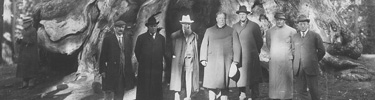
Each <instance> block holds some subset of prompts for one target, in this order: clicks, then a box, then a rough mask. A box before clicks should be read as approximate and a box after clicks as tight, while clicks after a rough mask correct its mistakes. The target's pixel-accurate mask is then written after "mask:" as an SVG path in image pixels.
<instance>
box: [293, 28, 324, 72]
mask: <svg viewBox="0 0 375 100" xmlns="http://www.w3.org/2000/svg"><path fill="white" fill-rule="evenodd" d="M293 49H294V53H293V54H294V59H293V72H294V75H297V74H298V73H299V72H300V71H304V72H305V73H306V74H308V75H318V74H319V66H318V64H319V61H320V60H321V59H322V58H323V56H324V55H325V49H324V46H323V41H322V38H321V37H320V35H319V34H318V33H315V32H313V31H307V34H306V36H305V37H304V38H302V37H301V34H300V32H299V33H297V34H294V35H293Z"/></svg>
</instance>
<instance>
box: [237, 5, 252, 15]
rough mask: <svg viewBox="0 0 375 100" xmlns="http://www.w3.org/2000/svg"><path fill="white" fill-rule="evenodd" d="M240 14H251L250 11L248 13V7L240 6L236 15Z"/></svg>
mask: <svg viewBox="0 0 375 100" xmlns="http://www.w3.org/2000/svg"><path fill="white" fill-rule="evenodd" d="M240 12H244V13H246V14H249V13H250V12H249V11H247V9H246V6H240V8H239V9H238V11H236V13H237V14H239V13H240Z"/></svg>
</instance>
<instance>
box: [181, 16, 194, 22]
mask: <svg viewBox="0 0 375 100" xmlns="http://www.w3.org/2000/svg"><path fill="white" fill-rule="evenodd" d="M193 22H194V21H193V20H191V19H190V16H189V15H182V19H181V20H180V23H182V24H191V23H193Z"/></svg>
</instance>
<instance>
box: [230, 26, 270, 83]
mask: <svg viewBox="0 0 375 100" xmlns="http://www.w3.org/2000/svg"><path fill="white" fill-rule="evenodd" d="M233 29H234V32H236V33H237V34H238V36H239V39H240V43H241V48H242V50H241V51H242V52H241V53H242V54H241V55H242V59H241V65H240V68H239V72H240V79H239V80H238V82H237V86H238V87H245V86H247V85H251V84H254V83H256V82H259V81H260V79H261V76H262V70H261V67H260V60H259V53H260V51H261V50H260V49H261V48H262V45H263V39H262V33H261V30H260V27H259V25H258V24H257V23H255V22H253V21H250V20H248V21H247V22H246V24H245V25H244V26H241V22H238V23H236V24H234V25H233Z"/></svg>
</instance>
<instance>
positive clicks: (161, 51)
mask: <svg viewBox="0 0 375 100" xmlns="http://www.w3.org/2000/svg"><path fill="white" fill-rule="evenodd" d="M157 14H159V13H156V14H154V15H152V16H151V17H150V18H149V19H148V20H147V23H146V26H147V29H148V30H147V32H146V33H143V34H141V35H139V36H138V37H137V42H136V45H135V50H134V52H135V56H136V57H137V61H138V63H139V66H138V76H137V79H138V81H137V96H136V98H137V100H163V89H162V74H163V58H166V59H167V56H165V38H164V36H162V35H161V34H159V33H158V31H157V25H158V23H159V22H157V21H156V19H155V16H156V15H157Z"/></svg>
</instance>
